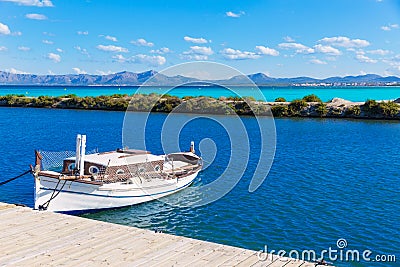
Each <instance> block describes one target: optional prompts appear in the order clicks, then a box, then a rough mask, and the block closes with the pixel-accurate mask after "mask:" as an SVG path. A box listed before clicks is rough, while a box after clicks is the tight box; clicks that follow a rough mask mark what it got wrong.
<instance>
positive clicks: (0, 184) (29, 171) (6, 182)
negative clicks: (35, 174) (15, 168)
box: [0, 170, 32, 186]
mask: <svg viewBox="0 0 400 267" xmlns="http://www.w3.org/2000/svg"><path fill="white" fill-rule="evenodd" d="M31 172H32V170H27V171H26V172H24V173H22V174H20V175H18V176H15V177H13V178H11V179H8V180H5V181H4V182H1V183H0V186H2V185H5V184H8V183H9V182H12V181H14V180H16V179H18V178H20V177H22V176H24V175H26V174H28V173H31Z"/></svg>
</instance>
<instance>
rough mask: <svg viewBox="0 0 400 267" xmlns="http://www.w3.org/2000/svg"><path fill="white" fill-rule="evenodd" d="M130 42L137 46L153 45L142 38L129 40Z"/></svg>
mask: <svg viewBox="0 0 400 267" xmlns="http://www.w3.org/2000/svg"><path fill="white" fill-rule="evenodd" d="M131 44H134V45H137V46H148V47H152V46H154V43H152V42H148V41H146V40H145V39H143V38H140V39H137V40H136V41H131Z"/></svg>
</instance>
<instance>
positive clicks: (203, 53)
mask: <svg viewBox="0 0 400 267" xmlns="http://www.w3.org/2000/svg"><path fill="white" fill-rule="evenodd" d="M212 54H214V51H213V50H212V49H211V47H206V46H197V45H195V46H191V47H190V50H189V51H185V52H183V57H184V58H186V59H189V60H207V59H208V56H211V55H212Z"/></svg>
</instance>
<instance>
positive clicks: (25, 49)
mask: <svg viewBox="0 0 400 267" xmlns="http://www.w3.org/2000/svg"><path fill="white" fill-rule="evenodd" d="M18 50H20V51H29V50H31V48H30V47H27V46H18Z"/></svg>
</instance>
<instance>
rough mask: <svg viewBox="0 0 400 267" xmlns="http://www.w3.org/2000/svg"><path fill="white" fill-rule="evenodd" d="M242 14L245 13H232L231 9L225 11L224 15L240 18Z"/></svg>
mask: <svg viewBox="0 0 400 267" xmlns="http://www.w3.org/2000/svg"><path fill="white" fill-rule="evenodd" d="M244 14H245V13H244V12H243V11H240V12H239V13H234V12H232V11H228V12H226V13H225V15H226V16H227V17H231V18H240V17H241V16H242V15H244Z"/></svg>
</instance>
